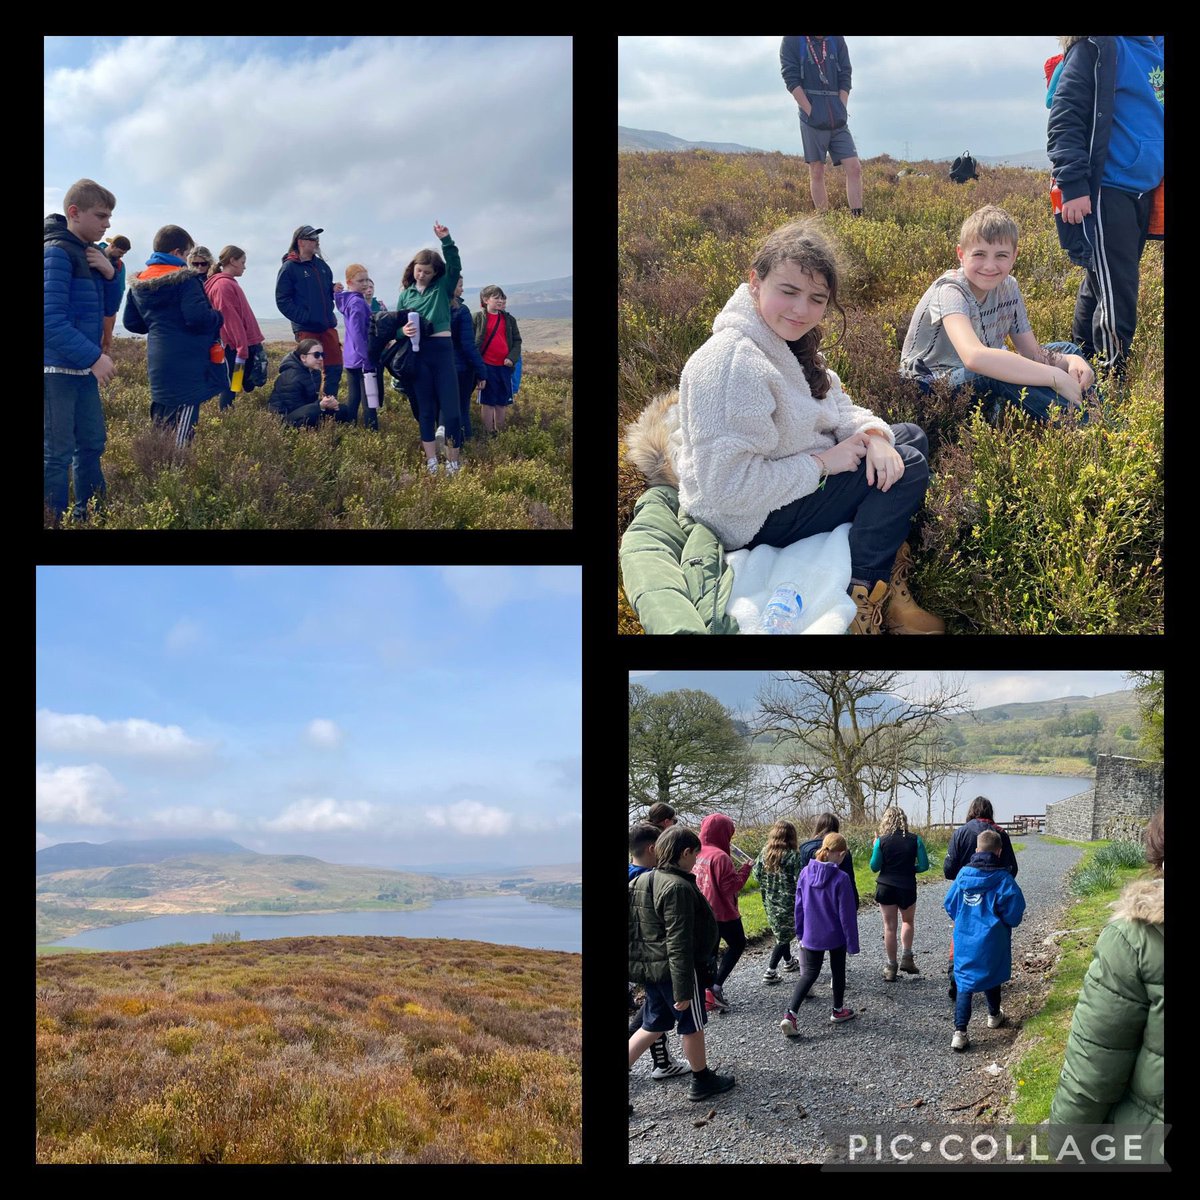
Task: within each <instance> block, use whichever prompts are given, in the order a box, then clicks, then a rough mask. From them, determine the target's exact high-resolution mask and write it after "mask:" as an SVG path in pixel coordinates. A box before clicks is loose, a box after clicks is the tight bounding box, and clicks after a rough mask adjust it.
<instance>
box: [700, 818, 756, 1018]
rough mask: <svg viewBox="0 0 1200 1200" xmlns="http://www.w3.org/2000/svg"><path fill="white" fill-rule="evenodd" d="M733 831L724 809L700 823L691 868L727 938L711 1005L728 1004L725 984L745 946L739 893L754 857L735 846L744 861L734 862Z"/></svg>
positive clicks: (710, 991)
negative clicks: (736, 864) (697, 846)
mask: <svg viewBox="0 0 1200 1200" xmlns="http://www.w3.org/2000/svg"><path fill="white" fill-rule="evenodd" d="M733 833H734V824H733V822H732V821H731V820H730V819H729V818H728V817H727V816H726V815H725V814H724V813H712V814H710V815H709V816H707V817H705V818H704V820H703V821H702V822H701V823H700V853H699V855H697V857H696V865H695V866H694V867H693V868H692V874H693V875H695V876H696V885H697V887H699V889H700V892H701V894H702V895H703V896H704V898H705V900H707V901H708V902H709V904H710V905H711V906H712V910H713V915H714V916H715V917H716V918H717V928H718V929H719V930H720V931H721V937H723V938H724V939H725V953H724V954H723V955H722V956H721V962H720V965H719V966H718V967H717V973H716V975H715V977H714V979H713V983H712V987H711V988H709V990H708V994H707V997H706V999H707V1000H708V1002H709V1007H710V1008H721V1009H727V1008H728V1007H729V1005H728V1003H727V1002H726V1000H725V993H724V987H723V985H724V983H725V980H726V979H727V978H728V977H729V973H730V972H731V971H732V970H733V968H734V967H735V966H736V965H737V961H738V959H739V958H741V957H742V951H743V950H744V949H745V948H746V931H745V929H744V928H743V927H742V917H741V914H740V913H739V912H738V893H739V892H740V891H741V890H742V888H744V887H745V886H746V880H747V879H748V878H749V877H750V869H751V867H753V865H754V860H753V859H751V858H749V857H747V856H746V855H745V854H743V853H742V852H741V851H740V850H738V849H737V847H734V850H735V852H736V853H737V854H738V856H739V857H740V858H743V859H745V861H744V862H743V863H742V865H741V866H740V867H735V866H734V865H733V859H732V858H731V857H730V854H729V849H730V845H731V844H732V842H733Z"/></svg>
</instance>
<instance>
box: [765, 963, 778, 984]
mask: <svg viewBox="0 0 1200 1200" xmlns="http://www.w3.org/2000/svg"><path fill="white" fill-rule="evenodd" d="M778 982H779V972H778V971H777V970H775V968H774V967H768V968H767V969H766V970H765V971H764V972H763V983H778Z"/></svg>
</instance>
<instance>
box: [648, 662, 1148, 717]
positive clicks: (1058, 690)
mask: <svg viewBox="0 0 1200 1200" xmlns="http://www.w3.org/2000/svg"><path fill="white" fill-rule="evenodd" d="M685 674H690V675H691V676H692V678H694V679H695V680H696V682H695V683H693V684H691V685H690V686H692V687H695V688H698V689H699V690H701V691H708V692H712V693H713V694H714V695H717V696H718V698H719V699H720V700H721V702H722V703H723V704H725V705H726V706H731V707H739V706H742V705H745V706H747V707H753V701H754V697H755V695H756V694H757V692H758V689H759V688H760V687H761V686H762V684H763V683H765V682H766V681H767V680H768V678H769V677H770V672H767V671H724V672H715V671H706V672H677V671H672V672H670V673H668V672H665V671H630V673H629V678H630V680H631V682H634V683H640V684H643V685H645V686H646V687H648V688H649V689H650V690H651V691H659V690H662V689H663V688H664V687H665V688H667V689H669V688H675V687H680V686H688V685H687V684H683V685H681V684H680V683H679V682H678V681H679V680H680V679H682V678H684V676H685ZM904 674H905V677H906V678H907V679H908V680H909V682H910V683H911V684H915V685H917V686H920V684H921V683H922V682H923V681H927V680H930V679H932V678H934V676H935V675H936V672H932V671H910V672H905V673H904ZM947 674H948V675H949V676H950V677H951V678H953V679H958V678H962V680H963V682H964V683H965V684H966V685H967V687H968V688H969V689H970V693H971V697H972V700H973V702H974V706H975V707H976V708H989V707H991V706H992V705H995V704H1027V703H1032V702H1035V701H1043V700H1057V699H1060V698H1061V697H1063V696H1103V695H1105V694H1106V693H1109V692H1121V691H1125V690H1126V689H1127V688H1129V687H1130V684H1129V681H1128V680H1127V679H1126V678H1125V673H1124V672H1123V671H953V672H947Z"/></svg>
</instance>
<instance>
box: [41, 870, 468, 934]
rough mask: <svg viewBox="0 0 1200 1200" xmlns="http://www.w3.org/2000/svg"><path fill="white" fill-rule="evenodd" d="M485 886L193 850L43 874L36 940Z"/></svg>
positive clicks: (410, 901)
mask: <svg viewBox="0 0 1200 1200" xmlns="http://www.w3.org/2000/svg"><path fill="white" fill-rule="evenodd" d="M483 890H485V889H484V887H483V886H478V887H471V886H469V885H465V884H463V883H459V882H457V881H455V880H450V879H443V878H438V877H435V876H432V875H419V874H411V873H405V872H397V871H385V870H382V869H380V868H374V867H349V866H341V865H338V864H335V863H327V862H322V861H321V860H320V859H317V858H309V857H307V856H305V855H291V854H289V855H272V854H255V853H254V852H253V851H244V852H243V853H242V854H193V855H190V856H188V857H184V858H169V859H165V860H163V861H157V862H156V861H148V862H136V861H133V862H129V863H127V864H126V865H123V866H118V867H103V866H102V867H90V868H85V869H72V870H58V871H55V872H53V873H47V874H39V875H38V877H37V882H36V893H37V904H36V909H37V941H38V942H54V941H58V940H59V939H60V938H64V937H69V936H71V935H72V934H74V933H78V932H79V931H80V930H83V929H90V928H95V927H97V926H101V925H117V924H121V923H122V922H124V921H137V920H141V919H142V918H144V917H151V916H163V915H166V914H172V913H198V912H206V913H214V912H216V913H229V912H275V913H278V912H322V911H331V910H338V909H370V908H381V909H397V908H412V907H423V906H425V905H428V904H429V903H431V902H432V901H434V900H448V899H453V898H455V897H458V896H464V895H471V894H477V893H478V892H481V891H483Z"/></svg>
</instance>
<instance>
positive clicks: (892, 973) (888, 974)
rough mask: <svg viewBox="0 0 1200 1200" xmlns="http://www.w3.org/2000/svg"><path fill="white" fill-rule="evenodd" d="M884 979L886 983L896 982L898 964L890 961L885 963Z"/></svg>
mask: <svg viewBox="0 0 1200 1200" xmlns="http://www.w3.org/2000/svg"><path fill="white" fill-rule="evenodd" d="M883 981H884V983H895V982H896V964H895V963H893V962H890V963H885V964H884V968H883Z"/></svg>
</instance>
